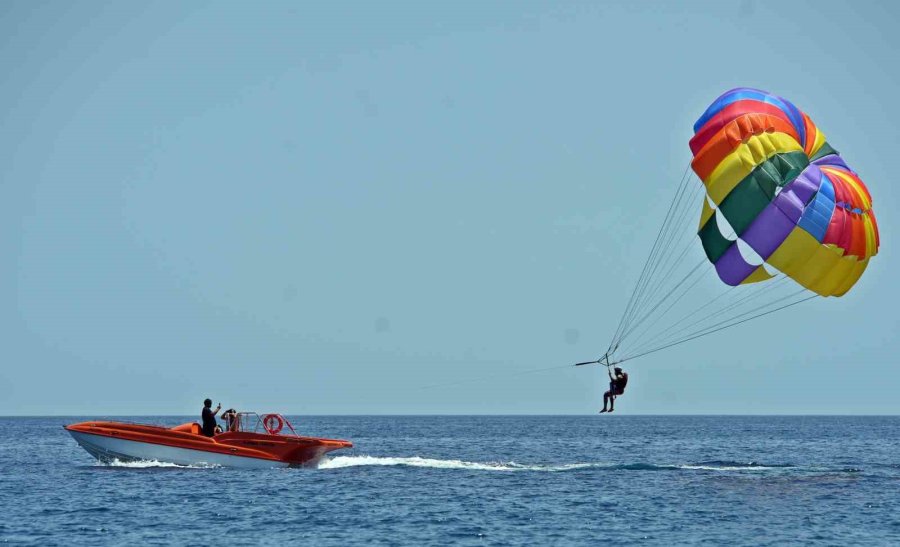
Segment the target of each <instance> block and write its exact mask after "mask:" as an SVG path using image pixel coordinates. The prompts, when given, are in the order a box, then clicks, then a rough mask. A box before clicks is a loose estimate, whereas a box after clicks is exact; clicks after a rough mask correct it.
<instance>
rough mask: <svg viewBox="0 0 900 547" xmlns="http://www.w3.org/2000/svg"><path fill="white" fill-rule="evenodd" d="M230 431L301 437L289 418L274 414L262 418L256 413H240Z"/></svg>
mask: <svg viewBox="0 0 900 547" xmlns="http://www.w3.org/2000/svg"><path fill="white" fill-rule="evenodd" d="M230 430H231V431H239V432H243V433H256V434H269V435H286V436H293V437H299V436H300V435H298V434H297V432H296V431H295V430H294V426H293V425H291V422H289V421H288V419H287V418H285V417H284V416H282V415H281V414H274V413H273V414H264V415H262V416H260V415H259V414H258V413H256V412H238V413H236V414H235V417H234V418H233V422H232V424H231V428H230ZM226 431H228V429H226Z"/></svg>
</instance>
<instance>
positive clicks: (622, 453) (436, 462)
mask: <svg viewBox="0 0 900 547" xmlns="http://www.w3.org/2000/svg"><path fill="white" fill-rule="evenodd" d="M99 418H101V417H100V416H93V417H87V418H86V417H72V418H59V417H49V418H48V417H43V418H0V424H2V431H3V435H2V437H0V508H2V513H0V514H2V519H0V542H4V543H11V544H18V543H22V544H41V545H52V544H67V545H69V544H72V545H79V544H82V545H106V544H145V545H153V544H162V545H168V544H216V545H248V544H254V545H256V544H259V545H283V544H309V545H348V544H380V545H447V544H460V545H510V544H513V545H515V544H531V545H535V544H540V545H544V544H548V545H598V544H601V543H606V542H611V543H612V544H616V545H628V544H647V545H669V544H676V545H684V544H694V543H707V544H728V545H784V544H798V543H802V544H822V545H889V544H895V545H896V544H900V452H898V448H900V417H733V416H709V417H697V416H690V417H689V416H682V417H669V416H626V415H610V416H446V417H431V416H374V417H373V416H359V417H349V416H340V417H325V416H317V417H295V418H293V419H292V421H293V422H294V424H295V426H297V427H298V430H300V431H302V432H303V433H305V434H310V435H317V436H328V437H335V438H345V439H350V440H352V441H353V442H354V443H355V447H354V448H353V449H352V450H348V451H343V452H338V453H334V456H333V457H332V458H331V459H329V460H327V461H324V462H322V464H321V465H320V466H319V468H318V469H271V470H257V471H248V470H236V469H225V468H179V467H173V466H169V465H162V464H153V463H141V464H119V465H102V464H99V463H97V462H95V461H94V460H93V459H91V457H90V456H89V455H88V454H87V453H86V452H84V451H83V450H82V449H81V448H80V447H79V446H78V445H76V443H75V442H74V441H73V440H72V439H71V438H70V437H69V435H68V434H67V433H66V432H65V431H64V430H63V429H62V427H61V426H62V425H63V424H65V423H71V422H76V421H83V420H85V419H99ZM125 419H127V420H130V421H137V422H144V423H158V424H163V425H174V424H178V423H182V422H184V421H187V418H184V417H141V418H137V417H131V418H125Z"/></svg>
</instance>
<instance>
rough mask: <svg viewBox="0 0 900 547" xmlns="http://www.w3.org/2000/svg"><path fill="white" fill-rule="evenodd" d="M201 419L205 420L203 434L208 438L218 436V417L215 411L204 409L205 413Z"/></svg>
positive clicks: (201, 415)
mask: <svg viewBox="0 0 900 547" xmlns="http://www.w3.org/2000/svg"><path fill="white" fill-rule="evenodd" d="M200 417H201V418H202V419H203V434H204V435H206V436H207V437H213V436H215V434H216V416H215V414H213V411H212V409H211V408H209V407H206V406H205V407H203V412H202V413H201V414H200Z"/></svg>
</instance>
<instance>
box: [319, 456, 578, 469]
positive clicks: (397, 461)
mask: <svg viewBox="0 0 900 547" xmlns="http://www.w3.org/2000/svg"><path fill="white" fill-rule="evenodd" d="M364 465H382V466H392V465H401V466H407V467H430V468H434V469H465V470H469V471H547V472H556V471H571V470H573V469H583V468H586V467H596V464H590V463H570V464H565V465H521V464H518V463H516V462H507V463H502V462H489V463H481V462H467V461H463V460H437V459H433V458H420V457H418V456H414V457H411V458H381V457H376V456H336V457H333V458H328V459H324V460H322V461H320V462H319V465H318V468H319V469H341V468H344V467H358V466H364Z"/></svg>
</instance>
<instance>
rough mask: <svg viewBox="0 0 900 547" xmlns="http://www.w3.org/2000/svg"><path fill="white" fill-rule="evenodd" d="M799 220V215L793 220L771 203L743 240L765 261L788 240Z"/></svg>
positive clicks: (745, 233) (743, 236)
mask: <svg viewBox="0 0 900 547" xmlns="http://www.w3.org/2000/svg"><path fill="white" fill-rule="evenodd" d="M783 193H784V192H782V194H783ZM780 197H781V194H779V195H778V198H780ZM778 198H776V199H778ZM799 219H800V215H799V214H798V215H797V219H796V220H792V219H791V218H789V217H788V216H787V215H785V214H784V212H783V211H782V210H781V208H780V207H777V206H776V205H775V203H774V202H773V203H770V204H769V205H767V206H766V208H765V209H763V212H762V213H760V214H759V216H757V217H756V220H754V221H753V223H752V224H750V227H749V228H747V231H745V232H744V233H743V235H742V236H741V239H743V240H744V241H746V242H747V244H748V245H750V247H751V248H752V249H753V250H754V251H756V252H757V253H758V254H759V256H761V257H762V258H763V260H766V259H768V258H769V257H770V256H772V253H774V252H775V249H777V248H778V246H779V245H781V243H782V242H783V241H784V240H785V238H787V236H788V234H790V233H791V230H793V229H794V226H796V225H797V221H798V220H799Z"/></svg>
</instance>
